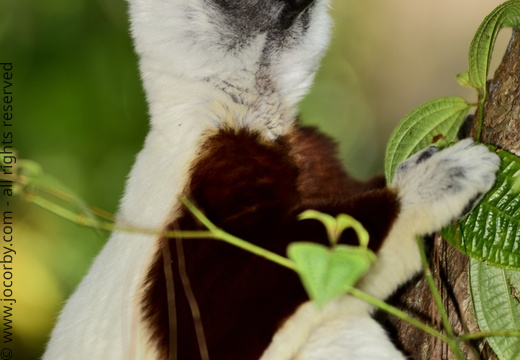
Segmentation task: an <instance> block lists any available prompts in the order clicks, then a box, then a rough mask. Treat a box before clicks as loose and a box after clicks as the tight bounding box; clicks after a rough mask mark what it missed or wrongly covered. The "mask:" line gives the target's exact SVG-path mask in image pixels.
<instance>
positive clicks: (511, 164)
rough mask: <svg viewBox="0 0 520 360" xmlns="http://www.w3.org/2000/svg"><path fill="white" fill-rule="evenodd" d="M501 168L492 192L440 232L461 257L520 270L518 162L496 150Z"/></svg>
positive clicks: (519, 164)
mask: <svg viewBox="0 0 520 360" xmlns="http://www.w3.org/2000/svg"><path fill="white" fill-rule="evenodd" d="M497 153H498V155H499V156H500V157H501V159H502V164H501V167H500V170H499V172H498V176H497V181H496V184H495V186H494V187H493V189H491V191H490V192H489V193H488V194H487V195H486V196H485V197H484V199H483V200H482V201H481V203H480V204H479V205H478V206H477V207H476V208H475V209H474V210H473V211H472V212H471V214H469V215H468V217H467V218H465V219H464V220H462V221H461V222H460V224H459V225H457V226H451V227H449V228H447V229H445V230H444V231H443V232H442V235H443V237H444V238H445V239H446V240H447V241H448V242H449V243H451V244H452V245H453V246H455V247H456V248H458V249H459V250H460V251H462V252H463V253H466V254H468V255H469V256H471V257H473V258H475V259H478V260H485V261H487V262H488V263H490V264H493V265H495V266H499V267H502V268H506V269H516V270H518V269H520V194H519V193H518V192H516V191H515V190H514V188H513V184H514V182H515V176H517V175H518V174H520V158H519V157H517V156H515V155H513V154H511V153H508V152H507V151H503V150H498V151H497Z"/></svg>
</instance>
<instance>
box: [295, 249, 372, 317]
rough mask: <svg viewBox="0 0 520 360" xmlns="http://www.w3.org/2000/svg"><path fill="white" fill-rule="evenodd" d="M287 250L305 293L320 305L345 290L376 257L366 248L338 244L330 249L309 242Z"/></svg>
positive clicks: (365, 270) (364, 271) (354, 282)
mask: <svg viewBox="0 0 520 360" xmlns="http://www.w3.org/2000/svg"><path fill="white" fill-rule="evenodd" d="M287 253H288V257H289V259H291V260H292V261H293V262H294V263H295V264H296V271H297V272H298V275H299V276H300V279H301V281H302V283H303V286H304V288H305V290H306V291H307V294H308V295H309V297H310V298H311V300H313V301H314V302H315V303H316V304H317V305H318V306H319V307H323V306H324V305H325V304H326V303H327V302H329V301H331V300H333V299H335V298H337V297H338V296H340V295H342V294H344V293H346V292H347V291H348V290H349V289H350V288H351V287H352V286H354V285H355V284H356V282H357V281H358V280H359V279H360V278H361V277H362V276H363V275H364V274H365V273H366V272H367V271H368V269H369V268H370V266H371V265H372V264H373V263H374V262H375V260H376V256H375V254H374V253H373V252H372V251H370V250H368V249H366V248H361V247H354V246H347V245H338V246H336V247H334V248H332V249H330V248H327V247H325V246H323V245H320V244H316V243H309V242H299V243H293V244H291V245H289V248H288V251H287Z"/></svg>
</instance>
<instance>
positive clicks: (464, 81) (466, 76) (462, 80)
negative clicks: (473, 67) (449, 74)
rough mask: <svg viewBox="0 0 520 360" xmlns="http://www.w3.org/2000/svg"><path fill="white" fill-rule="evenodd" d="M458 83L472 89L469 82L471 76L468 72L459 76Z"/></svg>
mask: <svg viewBox="0 0 520 360" xmlns="http://www.w3.org/2000/svg"><path fill="white" fill-rule="evenodd" d="M457 82H458V83H459V84H460V85H462V86H466V87H472V86H471V82H470V81H469V74H468V73H467V72H465V73H462V74H457Z"/></svg>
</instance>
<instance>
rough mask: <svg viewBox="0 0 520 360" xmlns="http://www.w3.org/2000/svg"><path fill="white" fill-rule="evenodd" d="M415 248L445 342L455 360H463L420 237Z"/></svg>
mask: <svg viewBox="0 0 520 360" xmlns="http://www.w3.org/2000/svg"><path fill="white" fill-rule="evenodd" d="M417 246H418V248H419V253H420V254H421V263H422V266H423V273H424V277H425V278H426V282H427V283H428V286H429V287H430V291H431V293H432V296H433V300H434V302H435V307H436V308H437V311H439V313H440V315H441V319H442V325H443V327H444V330H445V331H446V333H447V334H448V336H447V338H448V340H446V343H447V344H448V346H449V347H450V349H451V351H452V352H453V354H454V355H455V356H456V357H457V359H459V360H464V355H463V354H462V350H461V349H460V346H459V341H458V339H457V337H456V336H455V333H454V331H453V327H452V326H451V323H450V319H449V317H448V313H447V312H446V309H445V308H444V304H443V302H442V297H441V294H440V292H439V289H438V288H437V285H436V284H435V280H434V279H433V275H432V271H431V269H430V266H429V264H428V258H427V257H426V251H424V242H423V239H422V238H421V237H417Z"/></svg>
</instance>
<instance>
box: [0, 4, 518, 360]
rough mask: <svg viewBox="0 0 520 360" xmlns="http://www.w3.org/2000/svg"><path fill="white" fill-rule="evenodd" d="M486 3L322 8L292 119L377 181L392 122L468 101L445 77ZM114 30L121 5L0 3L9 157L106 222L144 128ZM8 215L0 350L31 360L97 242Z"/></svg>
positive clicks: (126, 53)
mask: <svg viewBox="0 0 520 360" xmlns="http://www.w3.org/2000/svg"><path fill="white" fill-rule="evenodd" d="M499 3H501V1H500V0H486V1H478V2H475V1H471V0H441V1H439V0H421V1H412V0H393V1H386V2H384V1H381V0H335V1H333V4H332V8H331V14H332V15H333V17H334V18H335V19H336V26H335V31H334V39H333V43H332V45H331V48H330V51H329V53H328V54H327V56H326V58H325V59H324V62H323V66H322V68H321V70H320V72H319V74H318V76H317V79H316V84H315V87H314V88H313V91H312V92H311V94H309V96H308V97H307V98H306V99H305V101H304V102H303V103H302V106H301V110H302V118H303V120H304V122H306V123H309V124H317V125H319V126H320V127H322V129H324V130H325V131H326V132H328V133H330V134H332V135H333V136H334V137H336V138H337V139H338V141H339V142H340V144H341V156H342V158H343V160H344V162H345V164H346V165H347V166H348V167H349V169H350V170H351V172H352V173H354V174H355V175H357V176H359V177H362V178H366V177H369V176H371V175H372V174H374V173H377V172H382V168H383V154H384V149H385V144H386V141H387V140H388V137H389V136H390V133H391V131H392V129H393V128H394V126H395V125H396V124H397V122H398V121H399V119H400V118H402V117H403V116H404V115H405V114H406V113H408V112H409V111H411V110H412V109H413V108H414V107H416V106H418V105H420V104H421V103H423V102H425V101H427V100H430V99H433V98H435V97H439V96H451V95H463V96H466V97H467V98H469V99H473V94H472V93H471V92H469V91H467V90H465V89H463V88H461V87H460V86H458V85H457V83H456V81H455V75H456V74H457V73H460V72H464V71H466V68H467V67H466V53H467V49H468V46H469V42H470V41H471V38H472V36H473V33H474V32H475V30H476V29H477V27H478V25H479V24H480V22H481V21H482V19H483V18H484V16H485V15H486V14H487V13H489V12H490V11H491V10H492V9H493V8H494V7H495V6H496V5H498V4H499ZM127 29H128V21H127V16H126V3H125V2H124V1H123V0H45V1H43V0H0V63H1V62H12V63H13V74H14V76H13V83H14V85H13V89H14V103H13V105H14V110H13V115H14V120H13V123H14V128H13V132H14V136H15V137H14V139H13V142H14V145H15V147H16V148H17V149H18V150H19V154H18V155H19V157H20V158H27V159H32V160H34V161H36V162H38V163H39V164H40V165H41V166H42V167H43V169H44V170H45V172H46V173H48V174H51V175H53V176H55V177H56V178H58V179H59V180H60V181H61V182H62V183H63V184H64V185H65V186H66V187H68V188H69V189H71V190H73V191H74V192H75V193H76V194H77V195H79V196H80V197H81V198H83V199H84V200H85V201H86V202H87V203H88V204H90V205H92V206H95V207H98V208H101V209H104V210H106V211H108V212H111V213H114V212H116V209H117V203H118V200H119V198H120V196H121V194H122V192H123V186H124V182H125V179H126V176H127V173H128V171H129V170H130V167H131V165H132V163H133V159H134V157H135V154H136V153H137V152H138V151H139V149H140V147H141V144H142V141H143V139H144V136H145V133H146V131H147V114H146V112H147V110H146V104H145V101H144V94H143V91H142V89H141V85H140V82H139V75H138V70H137V64H136V57H135V55H134V53H133V50H132V44H131V39H130V37H129V33H128V30H127ZM507 37H508V36H507V34H506V35H502V36H501V40H500V46H501V47H502V48H503V47H504V46H505V45H504V44H505V43H506V42H507ZM499 51H500V50H499ZM498 57H499V56H498ZM496 61H497V59H495V62H496ZM0 203H1V204H4V203H5V201H3V200H2V201H1V202H0ZM11 210H12V211H13V215H14V220H15V234H14V236H15V238H14V239H15V240H14V248H15V250H16V251H17V254H16V257H15V260H14V278H13V281H14V282H15V285H14V295H13V297H14V298H16V299H17V303H16V304H15V306H14V310H13V317H12V321H13V323H12V326H13V333H14V340H13V342H12V343H10V344H9V347H11V348H12V349H13V359H24V360H25V359H37V358H39V357H40V356H41V354H42V351H43V349H44V346H45V342H46V341H47V338H48V334H49V332H50V330H51V328H52V324H53V322H54V321H55V318H56V316H57V313H58V311H59V309H60V308H61V306H62V304H63V302H64V301H65V300H66V299H67V297H68V296H69V295H70V293H71V291H73V289H74V288H75V286H76V285H77V284H78V282H79V281H80V279H81V278H82V276H83V275H84V274H85V272H86V270H87V269H88V266H89V264H90V263H91V261H92V258H93V257H94V256H95V255H96V253H97V252H98V251H99V249H100V247H101V246H102V245H103V244H104V242H105V241H106V239H107V234H105V233H97V232H94V231H92V230H89V229H85V228H81V227H79V226H77V225H75V224H72V223H69V222H67V221H66V220H63V219H61V218H59V217H57V216H55V215H52V214H50V213H48V212H47V211H45V210H42V209H40V208H37V207H36V206H34V205H30V204H28V203H26V202H24V201H23V200H22V199H18V201H17V202H16V204H15V206H14V207H11ZM3 211H5V209H4V210H2V212H3ZM0 326H1V320H0ZM1 331H2V330H0V332H1ZM3 335H4V334H2V336H3ZM2 336H0V338H1V339H3V338H2ZM0 345H2V344H0ZM0 347H1V346H0Z"/></svg>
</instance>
